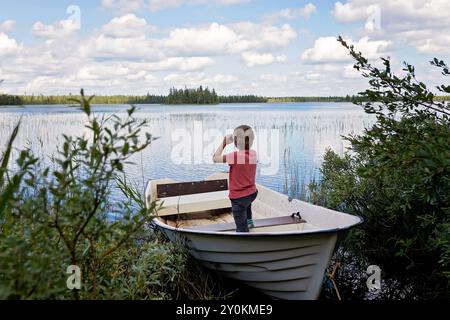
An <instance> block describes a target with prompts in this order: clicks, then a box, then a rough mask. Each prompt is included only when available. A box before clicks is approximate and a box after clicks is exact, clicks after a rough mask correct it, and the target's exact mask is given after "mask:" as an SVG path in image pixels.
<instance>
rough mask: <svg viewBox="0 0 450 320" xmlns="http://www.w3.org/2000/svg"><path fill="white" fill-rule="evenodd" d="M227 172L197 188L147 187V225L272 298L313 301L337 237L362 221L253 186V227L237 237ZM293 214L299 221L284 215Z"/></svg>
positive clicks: (162, 183)
mask: <svg viewBox="0 0 450 320" xmlns="http://www.w3.org/2000/svg"><path fill="white" fill-rule="evenodd" d="M227 178H228V175H227V174H226V173H217V174H214V175H212V176H210V177H208V178H207V179H205V181H204V182H203V183H201V182H190V183H176V181H174V180H170V179H160V180H152V181H150V182H149V183H148V184H147V188H146V191H145V197H146V201H147V205H150V203H151V202H152V201H153V200H157V201H158V202H160V203H161V205H162V206H161V207H160V208H158V210H156V212H155V214H156V215H157V217H156V218H154V220H153V221H154V223H155V224H156V225H157V226H158V227H159V228H160V229H161V230H162V231H163V232H164V233H165V234H166V235H167V237H168V238H169V239H170V240H171V241H181V242H182V243H184V244H185V245H187V247H188V249H189V252H190V253H191V254H192V256H194V257H195V258H196V259H198V260H199V261H200V262H201V263H202V264H203V265H204V266H205V267H207V268H209V269H213V270H215V271H217V272H219V273H220V274H222V275H224V276H226V277H229V278H232V279H236V280H239V281H242V282H243V283H245V284H246V285H248V286H250V287H253V288H255V289H257V290H259V291H261V292H263V293H265V294H267V295H268V296H270V297H272V298H276V299H289V300H304V299H307V300H312V299H317V298H318V296H319V294H320V290H321V287H322V280H323V276H324V273H325V270H326V268H327V266H328V263H329V261H330V259H331V256H332V254H333V252H334V249H335V247H336V243H337V240H338V236H341V235H345V232H346V231H348V230H349V229H350V228H351V227H354V226H356V225H358V224H360V223H361V222H362V219H361V218H360V217H357V216H353V215H349V214H346V213H342V212H338V211H334V210H330V209H326V208H323V207H319V206H315V205H312V204H309V203H306V202H303V201H299V200H296V199H294V200H291V199H289V198H288V197H287V196H285V195H283V194H281V193H278V192H275V191H273V190H270V189H268V188H266V187H263V186H261V185H257V188H258V197H257V199H256V200H255V201H254V202H253V204H252V212H253V220H254V222H255V228H252V229H250V232H249V233H237V232H235V231H234V228H235V225H234V220H233V217H232V214H231V209H230V207H231V204H230V201H229V199H228V191H227V190H226V189H227V188H228V185H227ZM297 212H299V213H300V215H299V216H293V217H292V216H291V214H292V213H297Z"/></svg>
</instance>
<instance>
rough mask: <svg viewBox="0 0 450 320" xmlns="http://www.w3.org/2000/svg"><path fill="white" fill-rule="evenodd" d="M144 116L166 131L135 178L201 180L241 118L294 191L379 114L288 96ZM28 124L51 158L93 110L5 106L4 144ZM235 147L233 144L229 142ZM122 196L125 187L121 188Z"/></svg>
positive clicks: (155, 130)
mask: <svg viewBox="0 0 450 320" xmlns="http://www.w3.org/2000/svg"><path fill="white" fill-rule="evenodd" d="M127 108H129V106H127V105H99V106H94V108H93V110H94V112H95V114H96V115H102V114H111V113H117V114H119V115H125V111H126V109H127ZM136 117H137V118H139V119H146V120H147V121H148V127H147V128H146V130H147V131H148V132H149V133H151V134H152V135H153V136H154V137H158V139H157V140H155V141H154V142H153V143H152V145H151V146H150V147H149V148H148V149H147V150H145V151H144V152H142V154H140V155H139V156H137V157H135V158H134V159H133V162H134V163H135V164H134V165H127V166H126V167H125V171H126V173H127V176H128V178H129V179H131V180H134V181H135V182H137V183H139V184H140V185H142V186H143V185H144V184H145V182H146V181H148V180H149V179H158V178H165V177H168V178H172V179H175V180H179V181H189V180H201V179H203V178H204V177H206V176H208V175H209V174H212V173H214V172H217V171H226V170H227V165H224V164H213V163H212V161H211V156H212V154H213V153H214V151H215V149H216V148H217V145H218V144H219V143H220V142H221V141H222V138H223V136H224V135H225V134H226V133H231V132H232V130H233V128H235V127H236V126H238V125H241V124H248V125H250V126H252V127H253V129H254V131H255V134H256V141H255V145H254V147H255V149H256V150H257V151H258V154H259V166H258V172H257V181H258V182H259V183H260V184H262V185H265V186H267V187H270V188H272V189H274V190H277V191H280V192H283V193H290V192H291V191H290V187H291V186H290V183H289V181H292V178H293V177H296V181H298V183H299V184H302V183H304V182H307V181H309V180H310V179H314V178H316V179H317V178H319V174H320V172H319V168H320V166H321V163H322V159H323V155H324V152H325V150H326V149H327V148H330V149H332V150H334V151H336V152H337V153H338V154H343V152H344V151H345V149H346V147H348V142H347V141H345V140H344V139H343V138H342V136H343V135H348V134H350V133H354V134H359V133H362V132H363V130H364V128H367V127H369V126H371V125H372V124H373V123H374V120H375V119H374V117H373V116H372V115H368V114H365V113H364V111H363V110H362V108H361V107H358V106H355V105H353V104H349V103H283V104H270V103H266V104H221V105H203V106H198V105H195V106H191V105H177V106H168V105H138V112H137V113H136ZM19 119H22V125H21V128H20V132H19V135H18V138H17V140H16V143H15V147H16V148H19V147H24V146H28V147H30V148H31V149H32V150H34V151H35V153H36V154H37V155H39V156H40V157H42V158H43V159H45V161H50V156H51V155H52V154H54V153H55V152H56V146H57V145H58V143H59V142H61V141H62V138H61V135H62V134H68V135H78V134H82V133H83V132H87V131H86V129H85V128H84V124H85V122H86V116H85V115H84V114H82V113H81V111H80V110H78V109H77V108H73V107H68V106H63V105H51V106H25V107H2V108H0V145H1V148H2V149H3V148H4V145H5V144H6V141H7V139H8V137H9V135H10V133H11V132H12V130H13V128H14V126H15V124H16V123H17V122H18V121H19ZM227 151H232V146H229V147H227ZM114 196H115V197H119V194H118V193H115V194H114Z"/></svg>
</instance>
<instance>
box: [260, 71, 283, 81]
mask: <svg viewBox="0 0 450 320" xmlns="http://www.w3.org/2000/svg"><path fill="white" fill-rule="evenodd" d="M288 79H289V78H288V76H287V75H285V74H274V73H270V74H263V75H261V76H260V77H259V80H261V81H264V82H283V83H284V82H287V81H288Z"/></svg>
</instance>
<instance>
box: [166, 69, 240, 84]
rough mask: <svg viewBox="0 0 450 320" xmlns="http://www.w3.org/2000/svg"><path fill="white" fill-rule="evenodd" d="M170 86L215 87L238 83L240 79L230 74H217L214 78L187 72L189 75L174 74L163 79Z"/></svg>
mask: <svg viewBox="0 0 450 320" xmlns="http://www.w3.org/2000/svg"><path fill="white" fill-rule="evenodd" d="M163 80H164V81H165V82H166V83H168V84H169V85H176V86H185V85H186V86H188V87H193V86H200V85H204V86H210V87H211V86H213V85H217V84H230V83H233V82H236V81H238V78H237V77H236V76H234V75H229V74H216V75H213V76H210V75H206V74H205V73H202V72H200V73H198V72H187V73H182V74H180V73H172V74H169V75H167V76H166V77H164V79H163Z"/></svg>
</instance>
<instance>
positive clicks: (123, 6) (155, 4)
mask: <svg viewBox="0 0 450 320" xmlns="http://www.w3.org/2000/svg"><path fill="white" fill-rule="evenodd" d="M250 1H251V0H102V2H101V7H102V8H103V9H105V10H114V11H118V12H121V13H132V12H138V11H141V10H144V9H147V10H150V11H151V12H156V11H160V10H165V9H175V8H179V7H181V6H182V5H183V4H188V5H194V6H195V5H207V4H216V5H219V6H231V5H238V4H243V3H248V2H250Z"/></svg>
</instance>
